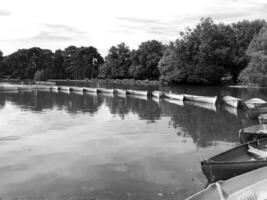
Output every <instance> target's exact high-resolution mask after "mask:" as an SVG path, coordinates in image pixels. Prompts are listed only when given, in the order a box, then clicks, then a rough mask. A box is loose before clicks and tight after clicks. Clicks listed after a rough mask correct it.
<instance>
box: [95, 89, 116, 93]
mask: <svg viewBox="0 0 267 200" xmlns="http://www.w3.org/2000/svg"><path fill="white" fill-rule="evenodd" d="M98 90H99V92H100V93H110V94H113V93H114V89H107V88H98Z"/></svg>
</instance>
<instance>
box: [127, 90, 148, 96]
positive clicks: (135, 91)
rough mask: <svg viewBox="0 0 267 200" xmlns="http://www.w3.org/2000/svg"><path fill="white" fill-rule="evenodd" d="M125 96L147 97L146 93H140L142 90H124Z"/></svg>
mask: <svg viewBox="0 0 267 200" xmlns="http://www.w3.org/2000/svg"><path fill="white" fill-rule="evenodd" d="M126 94H132V95H140V96H148V91H142V90H126Z"/></svg>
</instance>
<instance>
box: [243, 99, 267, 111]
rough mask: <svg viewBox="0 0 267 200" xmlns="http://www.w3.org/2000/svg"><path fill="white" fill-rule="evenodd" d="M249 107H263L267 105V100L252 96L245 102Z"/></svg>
mask: <svg viewBox="0 0 267 200" xmlns="http://www.w3.org/2000/svg"><path fill="white" fill-rule="evenodd" d="M244 104H245V106H246V108H247V109H255V108H262V107H266V106H267V102H266V101H265V100H263V99H260V98H252V99H249V100H247V101H245V102H244Z"/></svg>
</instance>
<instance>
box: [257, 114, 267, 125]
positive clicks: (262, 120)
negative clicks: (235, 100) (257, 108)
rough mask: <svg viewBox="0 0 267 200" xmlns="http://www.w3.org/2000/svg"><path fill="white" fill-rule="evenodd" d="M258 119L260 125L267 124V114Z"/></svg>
mask: <svg viewBox="0 0 267 200" xmlns="http://www.w3.org/2000/svg"><path fill="white" fill-rule="evenodd" d="M258 119H259V122H260V124H267V114H261V115H260V116H259V117H258Z"/></svg>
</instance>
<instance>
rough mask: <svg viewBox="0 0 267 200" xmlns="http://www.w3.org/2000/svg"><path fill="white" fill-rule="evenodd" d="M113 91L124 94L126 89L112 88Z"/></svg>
mask: <svg viewBox="0 0 267 200" xmlns="http://www.w3.org/2000/svg"><path fill="white" fill-rule="evenodd" d="M114 93H116V94H118V95H126V93H127V91H126V90H123V89H114Z"/></svg>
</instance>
